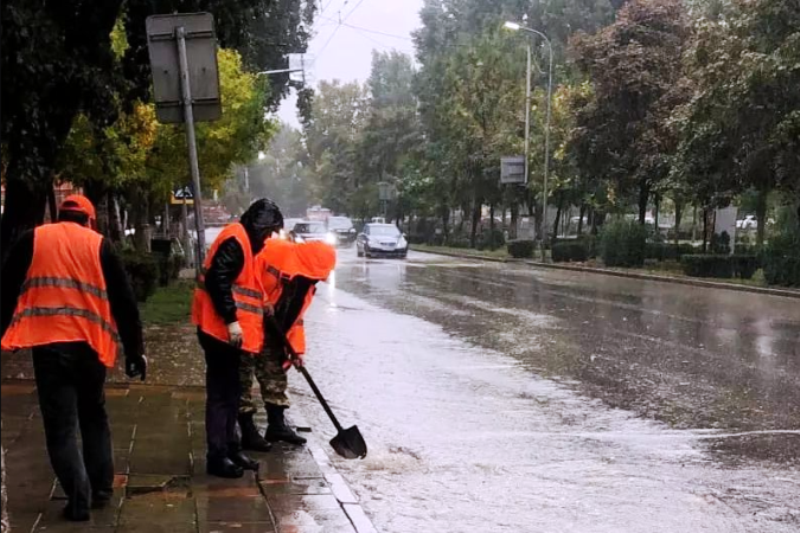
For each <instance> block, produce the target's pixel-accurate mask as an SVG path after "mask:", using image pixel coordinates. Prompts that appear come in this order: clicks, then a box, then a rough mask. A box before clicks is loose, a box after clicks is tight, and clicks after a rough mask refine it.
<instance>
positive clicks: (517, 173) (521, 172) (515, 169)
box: [500, 156, 528, 184]
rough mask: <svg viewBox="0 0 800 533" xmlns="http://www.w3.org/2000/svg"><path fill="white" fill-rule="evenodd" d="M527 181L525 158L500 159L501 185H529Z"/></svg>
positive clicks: (509, 157)
mask: <svg viewBox="0 0 800 533" xmlns="http://www.w3.org/2000/svg"><path fill="white" fill-rule="evenodd" d="M527 181H528V180H527V179H525V157H524V156H507V157H501V158H500V183H504V184H505V183H522V184H524V183H527Z"/></svg>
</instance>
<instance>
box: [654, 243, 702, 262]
mask: <svg viewBox="0 0 800 533" xmlns="http://www.w3.org/2000/svg"><path fill="white" fill-rule="evenodd" d="M695 253H697V250H695V248H694V246H692V245H691V244H689V243H685V244H678V245H676V244H672V243H664V242H658V243H656V242H648V243H647V245H646V246H645V259H655V260H657V261H675V260H679V259H680V258H681V257H683V256H684V255H691V254H695Z"/></svg>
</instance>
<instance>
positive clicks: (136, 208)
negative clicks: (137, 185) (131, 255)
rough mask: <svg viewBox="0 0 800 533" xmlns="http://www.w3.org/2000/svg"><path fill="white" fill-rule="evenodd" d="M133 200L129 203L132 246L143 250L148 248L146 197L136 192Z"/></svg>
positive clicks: (147, 206)
mask: <svg viewBox="0 0 800 533" xmlns="http://www.w3.org/2000/svg"><path fill="white" fill-rule="evenodd" d="M135 199H136V200H135V201H134V202H132V203H131V210H132V213H131V217H132V218H133V230H134V235H133V246H134V248H136V249H137V250H139V251H142V252H145V251H149V250H150V239H149V231H150V225H149V224H148V221H149V219H150V213H149V207H150V204H149V202H148V198H147V197H145V196H144V195H141V194H137V195H136V196H135Z"/></svg>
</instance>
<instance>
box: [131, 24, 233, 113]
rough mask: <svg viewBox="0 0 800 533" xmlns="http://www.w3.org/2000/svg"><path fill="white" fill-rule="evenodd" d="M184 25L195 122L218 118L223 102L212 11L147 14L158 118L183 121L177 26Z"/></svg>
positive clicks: (149, 49) (148, 40) (148, 43)
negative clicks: (176, 36) (221, 99)
mask: <svg viewBox="0 0 800 533" xmlns="http://www.w3.org/2000/svg"><path fill="white" fill-rule="evenodd" d="M181 26H183V28H184V31H185V34H186V55H187V59H188V64H189V83H190V86H191V92H192V109H193V111H194V120H195V122H208V121H212V120H219V118H220V117H221V116H222V106H221V102H220V91H219V69H218V67H217V39H216V37H215V35H214V17H213V16H212V15H211V14H210V13H186V14H179V15H154V16H151V17H147V48H148V51H149V53H150V67H151V69H152V73H153V97H154V99H155V102H156V116H157V117H158V120H159V122H165V123H181V122H183V121H184V114H183V110H182V109H181V103H182V100H181V69H180V63H179V60H178V46H177V42H176V39H175V29H176V28H178V27H181Z"/></svg>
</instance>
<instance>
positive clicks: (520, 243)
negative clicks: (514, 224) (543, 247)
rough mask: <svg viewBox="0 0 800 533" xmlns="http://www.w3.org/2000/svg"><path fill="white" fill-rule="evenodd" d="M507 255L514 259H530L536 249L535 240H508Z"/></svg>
mask: <svg viewBox="0 0 800 533" xmlns="http://www.w3.org/2000/svg"><path fill="white" fill-rule="evenodd" d="M507 248H508V255H510V256H511V257H513V258H515V259H530V258H532V257H533V252H534V250H535V249H536V242H535V241H530V240H524V239H518V240H513V241H508V245H507Z"/></svg>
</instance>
